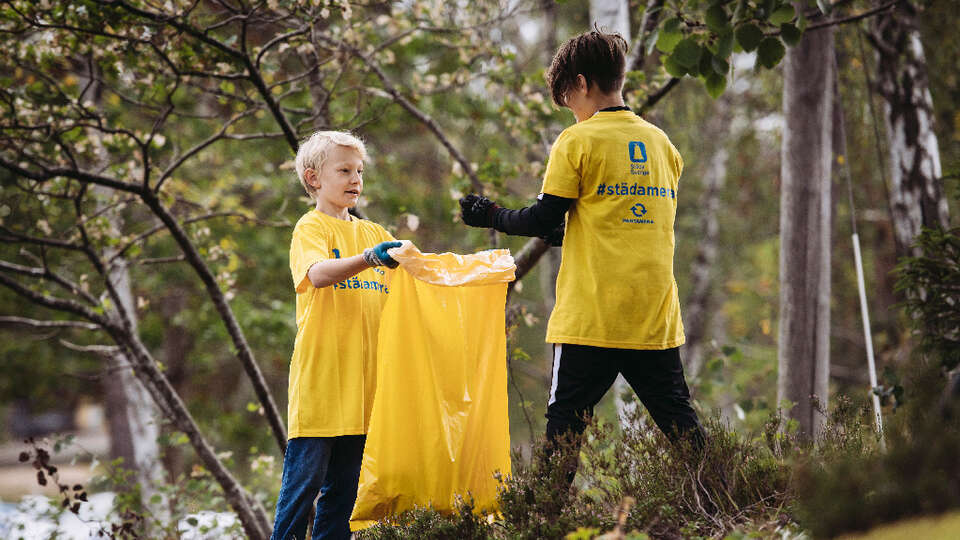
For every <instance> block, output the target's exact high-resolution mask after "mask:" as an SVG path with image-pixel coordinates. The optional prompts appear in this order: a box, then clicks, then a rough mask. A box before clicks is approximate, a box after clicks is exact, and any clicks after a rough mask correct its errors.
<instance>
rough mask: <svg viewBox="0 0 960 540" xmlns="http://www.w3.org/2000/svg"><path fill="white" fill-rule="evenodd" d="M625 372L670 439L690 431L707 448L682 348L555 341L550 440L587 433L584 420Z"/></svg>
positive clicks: (641, 399) (549, 441)
mask: <svg viewBox="0 0 960 540" xmlns="http://www.w3.org/2000/svg"><path fill="white" fill-rule="evenodd" d="M619 373H622V374H623V378H624V379H626V380H627V382H628V383H630V386H631V387H632V388H633V391H634V392H636V393H637V397H638V398H640V402H641V403H643V405H644V407H646V408H647V412H649V413H650V416H651V417H652V418H653V421H654V422H656V424H657V427H659V428H660V430H661V431H663V432H664V433H665V434H666V435H667V436H668V437H670V439H672V440H676V439H677V438H679V437H680V436H683V435H687V434H689V435H690V436H691V438H692V439H693V442H694V444H695V445H697V446H702V444H703V438H704V432H703V427H702V426H701V425H700V421H699V419H698V418H697V413H696V411H694V410H693V407H691V406H690V391H689V390H688V389H687V383H686V381H685V380H684V378H683V365H682V364H681V363H680V350H679V348H673V349H666V350H661V351H639V350H632V349H608V348H604V347H590V346H587V345H571V344H556V345H554V355H553V382H552V383H551V386H550V401H549V404H548V405H547V441H548V443H550V444H553V443H555V442H556V440H557V439H558V438H559V437H561V436H563V435H564V434H566V433H570V432H572V433H574V434H576V435H579V434H581V433H583V430H584V429H585V428H586V422H585V421H584V420H585V419H588V418H589V417H591V416H592V415H593V407H594V406H595V405H596V404H597V403H598V402H599V401H600V398H602V397H603V395H604V394H606V393H607V390H609V389H610V386H612V385H613V382H614V381H615V380H616V378H617V374H619ZM571 480H572V477H571Z"/></svg>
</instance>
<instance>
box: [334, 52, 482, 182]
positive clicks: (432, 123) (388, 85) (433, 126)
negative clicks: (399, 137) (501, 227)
mask: <svg viewBox="0 0 960 540" xmlns="http://www.w3.org/2000/svg"><path fill="white" fill-rule="evenodd" d="M316 37H318V38H319V39H320V40H321V41H324V42H326V43H329V44H331V45H333V46H336V47H340V48H343V50H345V51H347V52H349V53H350V54H352V55H353V56H355V57H357V58H358V59H359V60H360V61H361V62H363V63H364V65H366V66H367V68H368V69H369V70H370V71H372V72H373V74H374V75H376V76H377V78H378V79H380V82H381V83H382V84H383V88H384V90H386V92H387V93H388V94H390V95H391V96H392V97H393V101H394V102H396V103H397V104H398V105H400V106H401V107H403V108H404V109H405V110H406V111H407V112H408V113H410V115H411V116H413V117H414V118H416V119H417V120H419V121H420V122H421V123H422V124H423V125H424V126H426V127H427V129H429V130H430V132H431V133H433V135H434V136H435V137H436V138H437V139H438V140H439V141H440V144H442V145H443V147H444V148H446V149H447V152H449V153H450V156H451V157H453V159H454V160H455V161H456V162H457V163H459V164H460V167H461V168H462V169H463V171H464V172H465V173H466V174H467V176H468V177H469V178H470V184H471V186H472V187H473V189H474V190H476V192H477V193H483V182H481V181H480V178H479V177H477V173H476V171H474V170H473V167H472V166H471V165H470V162H469V161H467V159H466V158H465V157H464V156H463V154H462V153H461V152H460V150H459V149H457V147H455V146H454V145H453V143H452V142H450V138H449V137H447V135H446V134H445V133H444V132H443V130H442V129H440V125H439V124H437V122H436V120H434V119H433V118H432V117H430V115H428V114H427V113H425V112H423V111H421V110H420V109H418V108H417V106H416V105H414V104H413V103H411V102H410V100H408V99H407V98H405V97H404V96H403V94H401V93H400V91H399V90H398V89H397V87H396V85H395V84H393V81H391V80H390V78H389V77H387V74H386V73H384V72H383V70H382V69H380V66H379V64H377V63H376V62H374V61H373V60H372V59H371V58H369V57H368V56H367V55H365V54H363V53H362V52H361V51H360V50H358V49H357V48H356V47H353V46H352V45H350V44H349V43H346V42H344V41H340V40H336V39H333V38H331V37H329V36H326V35H323V34H320V33H316Z"/></svg>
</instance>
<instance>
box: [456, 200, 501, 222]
mask: <svg viewBox="0 0 960 540" xmlns="http://www.w3.org/2000/svg"><path fill="white" fill-rule="evenodd" d="M497 208H500V207H499V206H498V205H497V203H495V202H493V201H491V200H490V199H488V198H486V197H484V196H482V195H473V194H470V195H467V196H465V197H463V198H462V199H460V219H462V220H463V222H464V223H466V224H467V225H469V226H471V227H491V226H492V225H493V213H494V212H495V211H496V210H497Z"/></svg>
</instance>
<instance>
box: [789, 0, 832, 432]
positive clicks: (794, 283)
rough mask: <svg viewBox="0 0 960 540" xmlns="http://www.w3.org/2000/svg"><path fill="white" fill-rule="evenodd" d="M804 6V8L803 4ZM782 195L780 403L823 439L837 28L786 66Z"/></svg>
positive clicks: (806, 42) (795, 53) (792, 53)
mask: <svg viewBox="0 0 960 540" xmlns="http://www.w3.org/2000/svg"><path fill="white" fill-rule="evenodd" d="M796 7H797V8H798V9H802V8H803V7H804V4H803V3H802V2H800V3H797V4H796ZM783 72H784V83H783V112H784V120H785V122H784V129H783V143H782V147H781V160H782V161H781V169H780V175H781V182H782V187H781V194H780V322H779V324H780V328H779V343H778V348H777V362H778V366H779V372H778V377H777V395H778V401H780V402H783V401H784V400H788V401H790V402H791V403H793V404H795V405H794V406H793V408H792V409H791V410H790V411H789V412H788V413H787V417H788V418H791V419H794V420H796V421H797V422H798V423H799V427H800V431H801V432H802V433H803V434H804V435H806V436H809V437H816V436H817V435H818V434H819V432H820V430H821V428H822V424H823V419H824V417H823V415H821V414H820V413H819V412H817V410H816V408H815V407H814V406H813V400H814V399H816V400H818V401H819V403H820V406H821V407H826V403H827V390H828V387H827V382H828V376H829V371H830V223H831V214H832V199H831V185H832V182H831V172H832V167H831V165H832V154H833V141H832V139H833V137H832V127H831V126H832V118H833V110H832V109H833V81H834V78H835V76H836V74H835V61H834V46H833V30H832V29H831V28H825V29H822V30H818V31H816V32H808V33H805V34H804V36H803V39H802V40H801V41H800V43H799V44H798V45H797V46H795V47H791V48H790V49H788V50H787V55H786V59H785V61H784V67H783Z"/></svg>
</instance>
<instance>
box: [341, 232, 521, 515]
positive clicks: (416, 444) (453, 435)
mask: <svg viewBox="0 0 960 540" xmlns="http://www.w3.org/2000/svg"><path fill="white" fill-rule="evenodd" d="M390 255H391V256H392V257H393V258H394V259H395V260H396V261H397V262H399V263H400V267H399V269H398V270H397V272H396V273H395V274H394V276H393V279H392V280H391V283H390V297H389V299H388V300H387V303H386V305H385V306H384V308H383V315H382V317H381V319H380V333H379V335H378V345H377V390H376V392H377V393H376V395H375V397H374V401H373V409H372V412H371V414H370V423H369V429H368V431H367V444H366V447H365V449H364V452H363V465H362V468H361V470H360V487H359V492H358V495H357V502H356V505H355V506H354V508H353V515H352V516H351V518H350V528H351V529H352V530H359V529H363V528H366V527H369V526H371V525H373V524H374V523H375V522H376V521H378V520H380V519H383V518H385V517H388V516H390V515H394V514H398V513H400V512H403V511H405V510H410V509H412V508H414V507H421V508H425V507H427V506H429V505H432V506H433V508H435V509H437V510H440V511H444V510H453V509H454V508H455V505H454V503H455V498H456V496H457V495H460V496H463V497H465V498H466V497H468V496H470V497H473V500H474V502H475V504H476V509H477V511H494V510H496V502H497V486H498V482H497V480H496V479H495V478H494V477H493V475H494V473H495V472H497V471H499V472H501V473H503V474H504V475H509V474H510V426H509V421H508V418H507V371H506V369H507V368H506V335H505V328H504V306H505V302H506V291H507V283H508V282H510V281H513V279H514V276H515V273H514V272H515V270H516V266H515V265H514V262H513V257H511V256H510V252H509V251H508V250H505V249H501V250H491V251H484V252H480V253H475V254H472V255H457V254H453V253H443V254H434V253H421V252H420V251H419V250H418V249H417V248H416V247H415V246H414V245H413V244H411V243H409V242H406V241H405V242H404V243H403V245H402V246H401V247H399V248H394V249H392V250H390Z"/></svg>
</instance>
